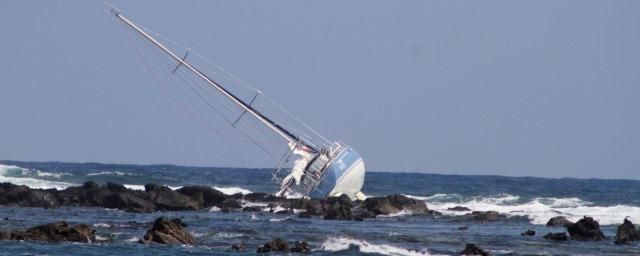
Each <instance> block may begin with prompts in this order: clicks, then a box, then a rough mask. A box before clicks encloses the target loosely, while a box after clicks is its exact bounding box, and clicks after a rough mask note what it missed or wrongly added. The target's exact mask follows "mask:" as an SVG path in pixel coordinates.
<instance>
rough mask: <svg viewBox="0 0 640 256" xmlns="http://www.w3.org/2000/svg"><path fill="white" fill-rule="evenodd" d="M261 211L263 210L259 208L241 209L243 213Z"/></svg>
mask: <svg viewBox="0 0 640 256" xmlns="http://www.w3.org/2000/svg"><path fill="white" fill-rule="evenodd" d="M262 209H264V208H263V207H261V206H247V207H245V208H242V211H243V212H261V211H262Z"/></svg>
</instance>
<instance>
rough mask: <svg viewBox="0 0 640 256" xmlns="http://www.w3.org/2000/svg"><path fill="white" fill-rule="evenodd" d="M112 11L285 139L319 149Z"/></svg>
mask: <svg viewBox="0 0 640 256" xmlns="http://www.w3.org/2000/svg"><path fill="white" fill-rule="evenodd" d="M111 12H112V13H113V14H114V15H115V16H116V17H117V18H118V19H120V20H121V21H122V22H124V23H125V24H127V25H128V26H129V27H131V28H132V29H133V30H135V31H136V32H138V33H139V34H140V35H142V36H143V37H144V38H146V39H147V40H149V41H150V42H151V43H152V44H153V45H155V46H156V47H158V48H160V50H162V51H164V52H165V53H166V54H168V55H169V56H170V57H171V58H172V59H174V60H176V61H177V62H178V63H179V64H180V65H184V66H185V67H186V68H187V69H188V70H189V71H191V72H192V73H194V74H195V75H197V76H198V77H200V78H201V79H202V80H204V81H205V82H206V83H207V84H209V85H210V86H212V87H214V88H215V89H217V90H218V91H220V93H222V94H223V95H224V96H226V97H227V98H229V99H230V100H231V101H232V102H234V103H235V104H237V105H238V106H240V107H241V108H242V109H243V110H244V111H246V112H249V113H250V114H251V115H253V116H254V117H256V118H257V119H258V120H259V121H261V122H262V123H264V124H265V125H267V127H269V128H270V129H272V130H273V131H275V132H276V133H277V134H278V135H280V136H281V137H283V138H284V139H286V140H287V141H288V142H290V143H294V144H299V143H301V144H302V145H304V146H306V147H308V148H311V149H313V150H315V151H316V152H318V151H319V150H317V149H316V148H315V147H313V146H312V145H309V144H308V143H306V142H305V141H303V140H302V139H301V138H300V137H298V136H296V135H295V134H293V133H291V132H290V131H288V130H286V129H284V128H283V127H282V126H280V125H279V124H277V123H275V122H274V121H273V120H271V119H269V118H268V117H266V116H264V115H263V114H262V113H260V112H258V111H257V110H256V109H254V108H253V107H252V106H251V105H249V104H247V103H246V102H244V101H243V100H241V99H240V98H238V97H237V96H235V95H233V94H232V93H231V92H229V91H228V90H227V89H225V88H224V87H222V86H221V85H220V84H218V83H217V82H215V81H214V80H213V79H211V78H209V77H208V76H207V75H205V74H204V73H202V72H201V71H200V70H198V69H196V68H195V67H194V66H192V65H191V64H190V63H189V62H187V61H186V60H184V59H182V58H180V57H178V56H177V55H176V54H175V53H173V52H172V51H171V50H169V49H168V48H167V47H165V46H164V45H163V44H161V43H160V42H158V41H157V40H156V39H155V38H153V37H151V36H150V35H149V34H147V33H146V32H145V31H143V30H142V29H140V28H139V27H138V26H137V25H136V24H134V23H133V22H132V21H130V20H129V19H127V18H126V17H124V16H123V15H122V14H120V12H118V11H117V10H115V9H111Z"/></svg>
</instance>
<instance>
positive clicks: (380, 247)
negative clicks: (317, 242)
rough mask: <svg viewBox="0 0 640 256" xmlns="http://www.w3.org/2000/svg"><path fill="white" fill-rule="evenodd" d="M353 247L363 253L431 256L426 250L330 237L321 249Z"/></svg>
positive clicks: (339, 249) (331, 249)
mask: <svg viewBox="0 0 640 256" xmlns="http://www.w3.org/2000/svg"><path fill="white" fill-rule="evenodd" d="M352 247H357V248H358V251H359V252H362V253H373V254H382V255H393V256H404V255H407V256H414V255H418V256H424V255H431V254H429V252H427V251H426V250H421V251H414V250H408V249H404V248H401V247H396V246H392V245H387V244H373V243H370V242H367V241H366V240H360V239H354V238H350V237H329V238H328V239H327V240H326V241H324V242H323V243H322V245H321V246H320V249H321V250H323V251H329V252H339V251H345V250H349V249H350V248H352Z"/></svg>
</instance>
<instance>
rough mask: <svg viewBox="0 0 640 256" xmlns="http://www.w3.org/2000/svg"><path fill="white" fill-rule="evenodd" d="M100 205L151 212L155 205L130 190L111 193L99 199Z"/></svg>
mask: <svg viewBox="0 0 640 256" xmlns="http://www.w3.org/2000/svg"><path fill="white" fill-rule="evenodd" d="M100 201H101V202H102V206H103V207H106V208H113V209H126V210H127V211H130V212H153V211H156V210H158V208H157V206H156V205H155V204H154V203H152V202H150V201H148V200H146V199H144V198H142V197H140V196H137V195H136V194H134V193H131V192H122V193H117V194H111V195H108V196H105V197H103V198H101V199H100Z"/></svg>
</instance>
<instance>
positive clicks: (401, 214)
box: [379, 209, 413, 217]
mask: <svg viewBox="0 0 640 256" xmlns="http://www.w3.org/2000/svg"><path fill="white" fill-rule="evenodd" d="M408 215H413V212H412V211H411V210H407V209H402V210H401V211H399V212H396V213H391V214H387V215H379V217H399V216H408Z"/></svg>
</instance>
